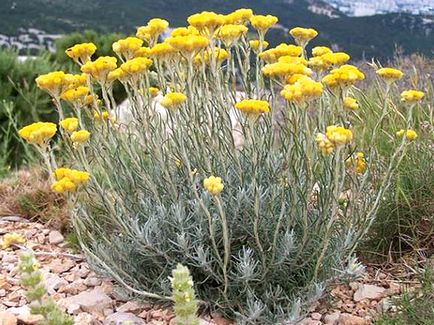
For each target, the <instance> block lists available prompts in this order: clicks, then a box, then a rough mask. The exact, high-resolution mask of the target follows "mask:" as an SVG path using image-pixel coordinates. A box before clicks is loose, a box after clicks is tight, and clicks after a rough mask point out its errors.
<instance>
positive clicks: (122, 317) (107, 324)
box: [104, 312, 146, 325]
mask: <svg viewBox="0 0 434 325" xmlns="http://www.w3.org/2000/svg"><path fill="white" fill-rule="evenodd" d="M125 322H130V323H131V324H134V325H145V324H146V323H145V322H144V321H143V319H141V318H139V317H137V316H136V315H134V314H132V313H123V312H117V313H114V314H111V315H110V316H108V317H107V318H106V320H105V321H104V325H122V324H123V323H125Z"/></svg>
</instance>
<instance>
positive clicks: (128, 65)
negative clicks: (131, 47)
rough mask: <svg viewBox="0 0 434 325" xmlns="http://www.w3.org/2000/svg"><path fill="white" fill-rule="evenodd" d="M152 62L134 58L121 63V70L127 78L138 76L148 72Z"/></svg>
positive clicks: (146, 59) (142, 58)
mask: <svg viewBox="0 0 434 325" xmlns="http://www.w3.org/2000/svg"><path fill="white" fill-rule="evenodd" d="M151 65H152V60H151V59H148V58H144V57H139V58H134V59H131V60H128V61H127V62H125V63H122V64H121V66H120V68H121V70H122V71H123V72H124V73H126V74H128V75H129V76H138V75H140V74H143V73H145V72H146V71H148V69H149V67H150V66H151Z"/></svg>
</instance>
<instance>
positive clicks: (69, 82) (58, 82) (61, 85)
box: [36, 71, 86, 98]
mask: <svg viewBox="0 0 434 325" xmlns="http://www.w3.org/2000/svg"><path fill="white" fill-rule="evenodd" d="M81 78H82V77H81V75H79V76H78V77H75V76H74V75H72V74H67V73H65V72H63V71H54V72H50V73H47V74H43V75H40V76H39V77H37V78H36V84H37V85H38V87H39V88H40V89H42V90H45V91H46V92H48V93H49V94H50V95H51V96H53V97H54V98H60V95H61V94H62V93H63V92H64V91H65V90H67V89H69V88H71V87H73V86H75V84H76V82H77V81H82V80H81ZM85 81H86V80H85Z"/></svg>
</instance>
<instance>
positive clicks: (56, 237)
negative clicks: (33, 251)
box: [48, 230, 65, 245]
mask: <svg viewBox="0 0 434 325" xmlns="http://www.w3.org/2000/svg"><path fill="white" fill-rule="evenodd" d="M64 240H65V238H64V237H63V235H62V234H61V233H60V232H58V231H57V230H52V231H50V233H49V234H48V242H49V243H50V244H53V245H57V244H60V243H63V241H64Z"/></svg>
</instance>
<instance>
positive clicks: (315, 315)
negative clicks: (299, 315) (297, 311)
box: [310, 313, 322, 320]
mask: <svg viewBox="0 0 434 325" xmlns="http://www.w3.org/2000/svg"><path fill="white" fill-rule="evenodd" d="M321 317H322V315H321V314H320V313H312V314H310V318H312V319H313V320H320V319H321Z"/></svg>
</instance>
